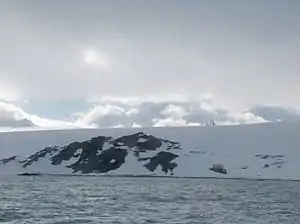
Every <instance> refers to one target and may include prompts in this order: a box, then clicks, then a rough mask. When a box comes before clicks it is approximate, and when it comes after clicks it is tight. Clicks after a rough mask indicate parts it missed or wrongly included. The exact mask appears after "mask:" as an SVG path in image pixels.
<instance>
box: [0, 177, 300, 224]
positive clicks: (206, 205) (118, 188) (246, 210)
mask: <svg viewBox="0 0 300 224" xmlns="http://www.w3.org/2000/svg"><path fill="white" fill-rule="evenodd" d="M0 223H16V224H22V223H41V224H44V223H57V224H58V223H138V224H142V223H172V224H176V223H214V224H219V223H220V224H221V223H222V224H227V223H230V224H234V223H238V224H242V223H262V224H268V223H272V224H274V223H287V224H293V223H295V224H299V223H300V182H293V181H255V180H215V179H180V178H178V179H172V178H125V177H122V178H120V177H61V176H60V177H59V176H37V177H33V176H31V177H23V176H9V175H2V176H0Z"/></svg>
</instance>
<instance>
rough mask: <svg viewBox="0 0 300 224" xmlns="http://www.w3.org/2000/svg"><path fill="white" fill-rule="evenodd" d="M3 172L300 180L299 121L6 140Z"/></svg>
mask: <svg viewBox="0 0 300 224" xmlns="http://www.w3.org/2000/svg"><path fill="white" fill-rule="evenodd" d="M0 145H1V148H0V157H1V158H4V159H2V160H0V173H20V172H40V173H51V174H99V175H106V174H111V175H113V174H129V175H160V176H185V177H222V178H243V177H244V178H263V179H296V180H300V169H299V168H300V165H299V164H300V162H299V161H300V150H299V147H300V123H265V124H253V125H243V126H213V127H188V128H143V129H85V130H52V131H32V132H30V131H27V132H8V133H1V134H0Z"/></svg>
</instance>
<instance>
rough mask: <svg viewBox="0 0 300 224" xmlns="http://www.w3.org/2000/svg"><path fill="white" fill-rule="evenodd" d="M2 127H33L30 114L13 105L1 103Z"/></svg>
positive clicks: (0, 117)
mask: <svg viewBox="0 0 300 224" xmlns="http://www.w3.org/2000/svg"><path fill="white" fill-rule="evenodd" d="M0 126H2V127H3V126H6V127H32V126H34V124H33V123H32V122H31V121H30V120H29V117H28V114H27V113H26V112H24V111H23V110H22V109H21V108H19V107H17V106H15V105H14V104H12V103H7V102H0Z"/></svg>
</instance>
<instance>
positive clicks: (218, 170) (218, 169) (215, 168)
mask: <svg viewBox="0 0 300 224" xmlns="http://www.w3.org/2000/svg"><path fill="white" fill-rule="evenodd" d="M209 170H211V171H214V172H216V173H221V174H227V170H226V169H225V168H224V166H223V165H222V164H214V165H213V166H212V167H211V168H210V169H209Z"/></svg>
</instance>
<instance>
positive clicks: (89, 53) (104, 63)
mask: <svg viewBox="0 0 300 224" xmlns="http://www.w3.org/2000/svg"><path fill="white" fill-rule="evenodd" d="M83 59H84V61H85V63H87V64H88V65H90V66H98V67H100V68H103V69H107V68H108V67H109V65H108V60H107V58H106V57H105V56H104V55H103V54H100V53H99V52H97V51H95V50H85V51H84V54H83Z"/></svg>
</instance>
